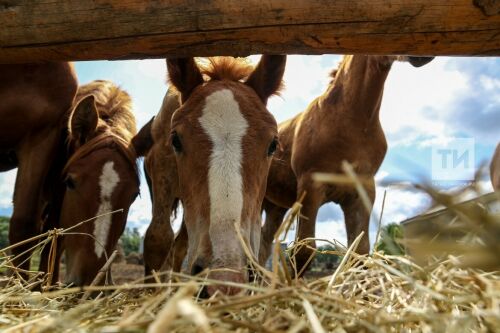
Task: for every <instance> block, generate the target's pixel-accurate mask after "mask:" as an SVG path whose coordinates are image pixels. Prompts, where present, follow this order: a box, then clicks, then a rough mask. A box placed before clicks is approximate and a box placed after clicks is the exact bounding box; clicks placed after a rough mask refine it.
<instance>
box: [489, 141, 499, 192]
mask: <svg viewBox="0 0 500 333" xmlns="http://www.w3.org/2000/svg"><path fill="white" fill-rule="evenodd" d="M490 175H491V184H492V185H493V189H494V190H495V191H500V143H499V144H498V145H497V149H496V150H495V154H494V155H493V157H492V159H491V164H490Z"/></svg>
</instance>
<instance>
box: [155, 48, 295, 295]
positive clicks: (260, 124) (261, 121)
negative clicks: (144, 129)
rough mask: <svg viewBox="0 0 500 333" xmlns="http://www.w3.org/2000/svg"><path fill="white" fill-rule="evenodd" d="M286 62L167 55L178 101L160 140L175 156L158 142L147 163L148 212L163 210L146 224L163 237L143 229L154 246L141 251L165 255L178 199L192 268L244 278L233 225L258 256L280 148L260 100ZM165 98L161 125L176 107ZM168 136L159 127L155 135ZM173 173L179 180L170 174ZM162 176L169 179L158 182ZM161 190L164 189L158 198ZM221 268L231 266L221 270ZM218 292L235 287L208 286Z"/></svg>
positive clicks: (217, 275) (263, 100)
mask: <svg viewBox="0 0 500 333" xmlns="http://www.w3.org/2000/svg"><path fill="white" fill-rule="evenodd" d="M285 62H286V57H285V56H263V57H262V59H261V61H260V62H259V64H258V65H257V67H256V68H255V69H254V68H252V66H250V65H249V64H247V63H246V62H244V61H242V60H237V59H234V58H230V57H220V58H212V59H210V63H209V64H208V65H207V66H203V67H201V68H200V67H199V66H198V65H197V64H196V63H195V61H194V59H192V58H185V59H168V60H167V69H168V73H169V78H170V81H171V83H172V85H173V86H174V87H175V88H176V89H177V90H178V92H179V95H180V103H181V104H180V107H179V108H178V109H177V110H176V111H175V112H174V113H173V116H172V118H171V126H170V137H169V138H168V139H165V138H163V140H168V142H169V143H170V145H171V149H173V152H174V154H172V153H171V152H169V151H168V149H166V148H163V149H164V150H163V152H162V151H161V147H162V144H160V145H158V147H159V148H158V149H160V150H158V152H157V153H155V152H152V156H150V157H148V161H147V163H146V168H149V167H151V170H148V173H149V174H150V176H151V179H152V182H151V183H152V186H153V205H154V207H155V208H154V209H153V211H154V212H156V211H157V210H156V207H158V205H164V206H165V207H166V208H160V211H161V213H162V215H161V219H158V220H156V217H154V218H153V224H154V225H153V224H152V227H151V228H155V229H156V230H158V231H157V232H161V234H162V236H160V237H161V238H160V237H157V238H155V237H154V235H153V234H156V233H157V232H154V233H153V232H150V231H148V238H147V239H146V241H147V242H151V244H147V245H146V244H145V249H148V251H149V252H151V253H153V252H154V251H157V252H158V253H161V254H162V256H163V259H165V258H166V257H167V256H168V254H169V253H168V252H169V251H170V248H171V246H172V243H173V232H172V230H171V226H170V222H169V221H170V220H169V218H170V212H171V211H172V207H173V203H174V202H175V198H176V197H177V196H178V197H180V198H181V200H182V204H183V207H184V225H183V228H185V229H181V234H182V233H184V235H185V236H187V235H188V237H187V239H188V247H187V248H188V250H187V255H188V258H187V260H188V266H189V268H190V270H191V273H192V274H197V273H199V272H201V271H203V270H204V269H206V268H210V269H215V270H214V271H212V272H211V273H210V277H211V278H213V279H218V280H223V281H235V282H244V281H247V280H248V275H247V272H246V264H247V263H246V256H245V254H244V251H243V248H242V246H241V243H240V239H239V237H238V235H237V230H236V229H237V228H238V229H239V230H240V231H241V235H242V237H243V239H244V240H245V241H246V242H247V243H248V246H249V247H250V248H251V249H252V250H253V252H254V254H255V255H258V251H259V244H260V232H261V218H260V210H261V205H262V200H263V198H264V194H265V186H266V180H267V174H268V171H269V166H270V163H271V160H272V156H273V154H274V152H275V150H276V148H277V146H278V142H277V125H276V121H275V120H274V117H273V116H272V115H271V114H270V113H269V111H268V110H267V109H266V106H265V105H266V103H267V99H268V98H269V97H270V96H271V95H273V94H276V93H277V92H278V90H279V88H280V86H281V82H282V77H283V73H284V68H285ZM169 96H170V95H169V94H167V97H166V98H165V100H164V106H163V107H162V111H161V112H160V113H163V112H164V115H165V117H166V118H165V119H158V123H160V122H163V124H164V125H160V126H163V128H168V118H169V114H170V113H171V112H172V110H173V109H174V108H175V107H176V106H174V105H175V104H174V102H171V101H170V97H169ZM170 103H171V104H170ZM156 121H157V120H156V119H155V121H154V122H153V125H154V123H155V122H156ZM152 127H153V130H154V126H152ZM166 134H167V133H166V132H165V131H164V130H163V132H160V136H161V135H163V136H164V135H166ZM157 140H158V139H157ZM160 140H161V139H160ZM157 142H162V141H157ZM157 142H155V145H156V144H157ZM164 142H167V141H164ZM163 147H164V146H163ZM156 154H164V155H165V156H164V157H162V158H163V159H166V158H167V156H171V157H168V158H170V160H168V159H166V160H165V161H166V162H167V163H168V165H172V157H173V158H175V163H176V166H177V169H176V171H173V170H166V169H167V168H169V167H168V165H166V164H162V163H161V162H159V161H161V158H158V159H157V160H156V164H155V161H154V158H157V157H156V156H155V155H156ZM155 167H158V169H157V170H156V169H155ZM175 172H177V176H178V184H177V183H176V179H171V178H172V177H174V175H175ZM161 177H163V179H166V180H167V181H165V182H163V183H160V182H157V179H160V178H161ZM171 184H173V186H172V185H171ZM163 185H165V186H172V187H171V188H169V189H167V188H162V187H161V186H163ZM156 186H157V187H158V190H156V189H155V187H156ZM161 191H163V194H160V195H161V196H160V195H157V193H159V192H161ZM168 192H171V193H168ZM166 193H167V194H166ZM165 198H166V201H165V202H161V200H164V199H165ZM167 229H168V230H167ZM182 230H184V232H182ZM151 235H153V236H151ZM184 239H186V238H184ZM155 246H156V247H157V249H155ZM162 256H157V257H155V258H152V257H151V256H149V255H148V256H146V257H147V258H149V259H148V260H149V262H148V263H147V265H148V266H147V267H148V268H155V269H156V268H159V267H160V266H161V262H162V260H161V259H162V258H161V257H162ZM182 256H183V255H180V256H179V257H182ZM151 259H153V260H151ZM221 268H225V269H231V270H230V271H227V270H224V271H221V270H218V269H221ZM216 290H221V291H222V292H225V293H230V294H231V293H235V292H236V291H237V289H235V288H224V287H209V288H207V292H208V294H209V295H210V294H213V293H214V292H215V291H216Z"/></svg>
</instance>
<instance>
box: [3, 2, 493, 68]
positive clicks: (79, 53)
mask: <svg viewBox="0 0 500 333" xmlns="http://www.w3.org/2000/svg"><path fill="white" fill-rule="evenodd" d="M499 3H500V1H498V0H246V1H241V0H185V1H183V0H165V1H157V0H94V1H85V0H37V1H32V0H0V22H1V24H0V25H1V27H0V63H16V62H34V61H54V60H95V59H142V58H162V57H165V56H167V55H169V56H186V55H195V56H210V55H248V54H256V53H288V54H298V53H300V54H323V53H340V54H344V53H366V54H413V55H473V56H486V55H492V56H493V55H494V56H497V55H500V4H499Z"/></svg>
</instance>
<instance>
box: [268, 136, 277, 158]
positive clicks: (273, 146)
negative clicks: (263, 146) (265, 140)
mask: <svg viewBox="0 0 500 333" xmlns="http://www.w3.org/2000/svg"><path fill="white" fill-rule="evenodd" d="M277 148H278V138H274V139H273V141H272V142H271V144H270V145H269V148H268V149H267V156H272V155H273V154H274V153H275V152H276V149H277Z"/></svg>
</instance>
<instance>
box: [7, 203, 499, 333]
mask: <svg viewBox="0 0 500 333" xmlns="http://www.w3.org/2000/svg"><path fill="white" fill-rule="evenodd" d="M299 208H300V205H297V206H296V207H295V208H294V209H293V210H292V212H291V214H290V215H289V216H288V218H287V220H286V221H285V223H284V224H283V226H282V230H281V231H284V230H286V229H287V228H288V227H289V226H290V223H291V222H292V221H293V218H294V217H295V216H296V214H297V213H298V210H299ZM460 213H461V214H465V215H467V212H463V211H461V212H460ZM483 213H484V212H483ZM474 214H475V215H474V219H472V218H471V219H468V218H467V219H466V220H470V222H471V223H472V224H473V226H469V227H470V228H471V230H474V234H473V235H472V236H471V235H469V236H468V237H469V238H470V237H473V238H474V237H475V238H477V239H476V240H475V241H474V243H473V244H474V256H477V255H478V253H480V252H478V251H485V252H484V254H485V255H488V258H493V260H499V258H500V252H497V253H492V251H496V250H495V249H496V248H498V245H497V243H499V242H498V241H499V240H500V238H495V237H497V236H496V235H498V232H499V230H500V219H499V218H498V215H496V216H491V215H488V214H487V213H484V214H483V215H481V216H482V218H481V219H479V220H478V219H477V218H478V215H477V211H476V210H475V212H474ZM485 216H486V217H487V218H485ZM485 235H488V237H486V239H485V240H482V239H481V237H485ZM491 235H495V236H494V238H493V240H494V242H495V244H492V243H491ZM359 239H360V238H359V237H358V239H357V241H355V242H354V244H353V245H352V246H351V247H350V248H348V249H346V248H342V247H339V246H337V250H336V251H335V252H333V253H334V254H338V255H341V256H342V258H343V259H342V262H341V264H340V266H339V267H338V268H337V269H336V271H335V272H334V273H333V274H332V275H330V276H326V277H323V278H319V279H314V280H308V279H305V280H303V279H299V280H296V279H294V278H292V276H293V274H292V272H291V270H293V269H294V267H293V260H292V265H291V266H290V265H286V264H283V260H282V259H283V258H284V254H283V253H281V252H280V250H279V247H278V246H277V247H276V248H275V251H274V253H273V272H269V271H267V270H265V269H263V268H262V267H260V266H259V265H258V264H257V263H256V262H255V260H253V259H252V258H250V259H249V261H250V264H252V265H253V268H254V270H255V275H256V276H258V279H257V281H256V282H254V283H252V284H246V285H237V284H231V285H237V286H239V287H241V288H242V289H244V290H246V291H247V292H246V294H245V295H239V296H233V297H226V296H223V295H215V296H214V297H212V298H211V299H208V300H207V299H199V298H198V294H199V292H200V290H201V287H202V286H203V285H206V284H211V283H217V282H216V281H209V280H207V279H204V278H203V276H198V277H190V276H184V275H181V274H174V273H172V274H171V275H169V277H168V278H167V279H168V282H160V280H159V278H158V276H155V278H156V279H157V281H158V282H157V283H154V284H148V285H145V284H143V283H142V281H137V282H136V283H130V284H125V285H120V286H104V287H86V288H85V291H87V294H86V295H85V296H83V297H82V294H83V290H82V289H80V288H64V287H59V288H55V289H53V290H51V291H48V292H44V293H39V292H33V291H30V288H31V287H32V286H34V285H36V284H40V283H42V282H40V279H41V277H40V276H38V275H36V274H33V275H32V278H31V280H30V281H26V282H21V280H20V279H18V278H17V277H16V276H10V277H8V276H5V277H2V278H1V283H2V285H4V287H3V289H2V291H1V293H0V307H1V314H0V330H3V331H4V332H65V331H66V332H234V331H236V332H339V333H340V332H500V273H499V272H498V271H496V272H495V271H485V270H481V267H474V268H471V266H470V265H469V264H468V263H470V260H469V259H470V258H468V257H467V253H466V252H465V253H464V252H462V253H461V252H457V251H455V252H453V251H449V253H454V255H446V256H442V255H441V256H439V257H433V256H432V255H430V254H429V257H428V260H427V261H426V262H425V264H423V263H419V265H417V264H416V263H415V261H414V260H413V259H411V258H410V257H407V256H391V255H385V254H383V253H380V252H375V253H374V254H373V255H371V256H360V255H357V254H356V253H355V248H356V244H357V242H358V241H359ZM426 242H428V240H424V241H422V242H421V243H420V246H425V245H426ZM300 246H307V243H306V242H302V243H297V244H294V246H293V247H292V248H291V249H289V251H290V252H289V254H291V253H293V252H294V251H295V250H296V249H297V248H298V247H300ZM413 246H415V244H413ZM450 246H451V245H450ZM442 249H443V247H441V250H442ZM459 249H463V246H462V247H459ZM246 250H247V251H248V248H246ZM0 260H2V261H1V262H0V265H1V266H8V265H9V258H8V257H3V258H1V259H0ZM489 265H490V266H487V267H491V263H489ZM497 268H498V266H497ZM202 275H203V274H202ZM37 281H38V282H37ZM90 291H94V292H95V291H97V292H98V296H97V297H96V298H91V299H87V295H88V293H89V292H90Z"/></svg>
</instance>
